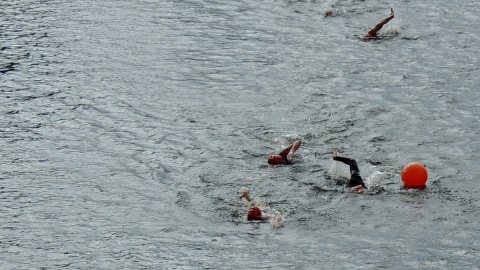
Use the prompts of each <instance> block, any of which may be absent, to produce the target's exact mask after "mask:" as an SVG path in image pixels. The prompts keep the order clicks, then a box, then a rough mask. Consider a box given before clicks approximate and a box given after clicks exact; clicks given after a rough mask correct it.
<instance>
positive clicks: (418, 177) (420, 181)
mask: <svg viewBox="0 0 480 270" xmlns="http://www.w3.org/2000/svg"><path fill="white" fill-rule="evenodd" d="M401 176H402V181H403V185H404V186H405V187H407V188H422V187H425V184H426V183H427V178H428V172H427V168H425V166H424V165H423V164H421V163H418V162H410V163H408V164H407V165H405V167H403V169H402V174H401Z"/></svg>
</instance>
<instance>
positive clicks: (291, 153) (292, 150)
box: [287, 140, 302, 160]
mask: <svg viewBox="0 0 480 270" xmlns="http://www.w3.org/2000/svg"><path fill="white" fill-rule="evenodd" d="M301 145H302V141H300V140H298V141H295V142H294V143H293V144H292V147H291V148H290V150H289V152H288V155H287V160H290V159H292V158H293V156H294V155H295V152H296V151H297V150H298V148H300V146H301Z"/></svg>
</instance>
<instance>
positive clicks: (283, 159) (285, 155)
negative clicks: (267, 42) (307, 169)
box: [267, 140, 302, 165]
mask: <svg viewBox="0 0 480 270" xmlns="http://www.w3.org/2000/svg"><path fill="white" fill-rule="evenodd" d="M300 145H302V141H300V140H297V141H295V142H294V143H292V144H291V145H289V146H287V147H285V148H283V149H282V150H281V151H280V152H278V153H277V154H274V155H271V156H269V157H268V160H267V162H268V164H270V165H278V164H284V163H286V164H288V163H290V160H291V159H292V158H293V156H294V155H295V152H296V151H297V150H298V148H300Z"/></svg>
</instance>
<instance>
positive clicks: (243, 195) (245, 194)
mask: <svg viewBox="0 0 480 270" xmlns="http://www.w3.org/2000/svg"><path fill="white" fill-rule="evenodd" d="M240 199H242V202H243V204H244V205H245V206H248V205H250V204H252V201H251V200H250V190H248V188H246V187H243V188H241V189H240ZM247 220H248V221H252V220H268V221H270V224H271V225H272V227H273V228H278V227H279V226H280V225H281V222H282V220H283V219H282V217H281V216H280V215H276V214H267V213H265V212H263V211H262V209H261V208H260V206H259V203H258V202H257V203H254V204H253V205H251V206H250V208H249V209H248V212H247Z"/></svg>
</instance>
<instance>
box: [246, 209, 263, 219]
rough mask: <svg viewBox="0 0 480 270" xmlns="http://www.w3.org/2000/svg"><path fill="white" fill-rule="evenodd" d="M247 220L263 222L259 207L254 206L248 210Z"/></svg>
mask: <svg viewBox="0 0 480 270" xmlns="http://www.w3.org/2000/svg"><path fill="white" fill-rule="evenodd" d="M247 220H262V210H260V208H258V206H252V207H250V209H249V210H248V214H247Z"/></svg>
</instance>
